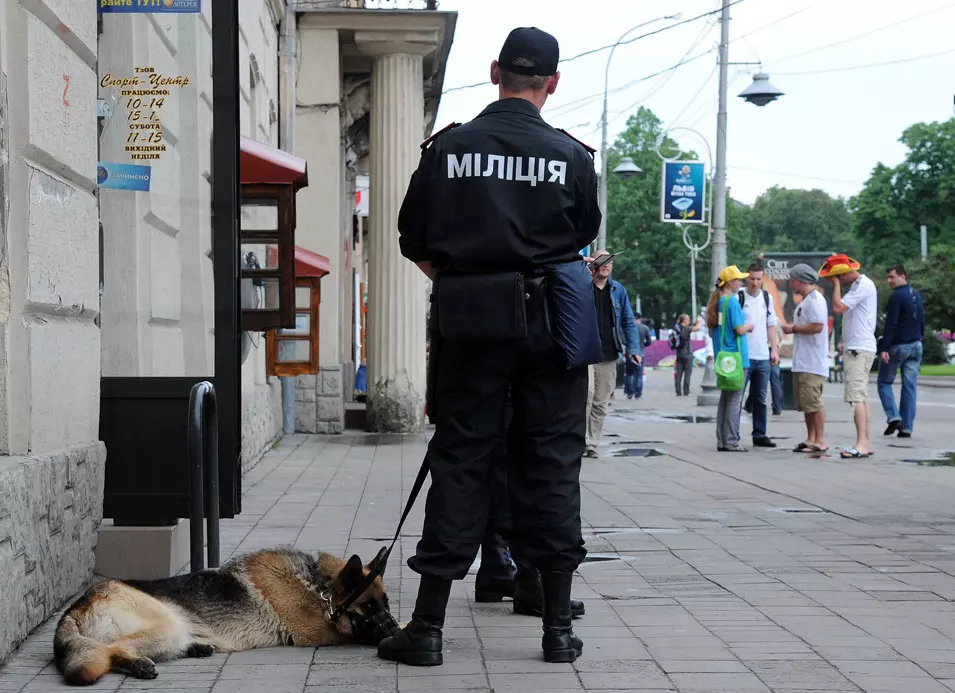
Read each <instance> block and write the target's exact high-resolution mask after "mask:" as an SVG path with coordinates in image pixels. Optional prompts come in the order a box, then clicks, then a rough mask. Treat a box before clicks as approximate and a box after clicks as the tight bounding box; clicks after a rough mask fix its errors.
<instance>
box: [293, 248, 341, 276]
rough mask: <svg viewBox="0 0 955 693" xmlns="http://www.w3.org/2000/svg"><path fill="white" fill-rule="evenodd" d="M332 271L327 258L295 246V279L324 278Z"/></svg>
mask: <svg viewBox="0 0 955 693" xmlns="http://www.w3.org/2000/svg"><path fill="white" fill-rule="evenodd" d="M331 271H332V265H331V263H330V262H329V261H328V258H327V257H325V256H324V255H319V254H318V253H313V252H312V251H311V250H306V249H305V248H303V247H302V246H299V245H297V246H295V276H296V277H324V276H325V275H326V274H328V273H329V272H331Z"/></svg>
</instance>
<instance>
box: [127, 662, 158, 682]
mask: <svg viewBox="0 0 955 693" xmlns="http://www.w3.org/2000/svg"><path fill="white" fill-rule="evenodd" d="M131 670H132V674H133V676H135V677H136V678H137V679H154V678H156V677H157V676H159V672H158V671H156V664H155V663H154V662H153V660H151V659H149V657H140V658H139V659H137V660H136V661H135V662H133V665H132V667H131Z"/></svg>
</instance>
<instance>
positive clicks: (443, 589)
mask: <svg viewBox="0 0 955 693" xmlns="http://www.w3.org/2000/svg"><path fill="white" fill-rule="evenodd" d="M450 594H451V580H445V579H443V578H438V577H435V576H433V575H422V576H421V584H420V585H419V586H418V599H417V601H415V607H414V613H413V614H412V615H411V622H410V623H409V624H408V625H407V626H405V627H404V628H402V629H401V630H399V631H398V632H397V633H395V634H394V635H392V636H391V637H388V638H385V639H384V640H382V641H381V642H380V643H378V656H379V657H381V658H382V659H387V660H389V661H392V662H401V663H402V664H407V665H408V666H413V667H433V666H440V665H441V664H443V663H444V657H443V656H442V654H441V628H442V627H443V626H444V613H445V611H446V610H447V608H448V597H449V596H450Z"/></svg>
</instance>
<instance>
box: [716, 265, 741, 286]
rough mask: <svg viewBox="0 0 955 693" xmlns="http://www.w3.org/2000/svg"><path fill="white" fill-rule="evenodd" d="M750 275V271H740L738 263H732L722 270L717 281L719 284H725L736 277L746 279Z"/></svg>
mask: <svg viewBox="0 0 955 693" xmlns="http://www.w3.org/2000/svg"><path fill="white" fill-rule="evenodd" d="M748 276H749V272H740V271H739V267H737V266H736V265H730V266H729V267H727V268H725V269H724V270H723V271H722V272H720V280H719V282H717V284H716V285H717V286H720V287H722V286H725V285H726V284H728V283H729V282H731V281H733V280H734V279H746V277H748Z"/></svg>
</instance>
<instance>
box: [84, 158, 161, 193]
mask: <svg viewBox="0 0 955 693" xmlns="http://www.w3.org/2000/svg"><path fill="white" fill-rule="evenodd" d="M151 180H152V168H150V167H149V166H140V165H138V164H114V163H110V162H108V161H101V162H99V164H97V166H96V184H97V185H99V187H101V188H112V189H113V190H137V191H140V192H149V183H150V182H151Z"/></svg>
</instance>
